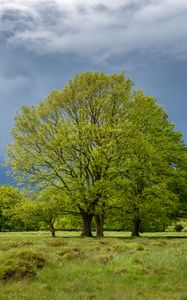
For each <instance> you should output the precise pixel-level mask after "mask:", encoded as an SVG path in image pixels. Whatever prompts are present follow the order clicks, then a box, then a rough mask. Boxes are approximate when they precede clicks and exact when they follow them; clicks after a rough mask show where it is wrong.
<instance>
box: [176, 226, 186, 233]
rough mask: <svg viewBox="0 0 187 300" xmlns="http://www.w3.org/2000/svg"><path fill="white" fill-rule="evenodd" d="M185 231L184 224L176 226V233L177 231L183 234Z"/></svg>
mask: <svg viewBox="0 0 187 300" xmlns="http://www.w3.org/2000/svg"><path fill="white" fill-rule="evenodd" d="M183 229H184V227H183V225H182V224H177V225H176V226H175V231H177V232H181V231H182V230H183Z"/></svg>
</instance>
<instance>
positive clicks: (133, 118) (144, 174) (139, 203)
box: [7, 72, 186, 235]
mask: <svg viewBox="0 0 187 300" xmlns="http://www.w3.org/2000/svg"><path fill="white" fill-rule="evenodd" d="M12 136H13V139H14V140H13V142H12V144H10V145H9V146H8V149H7V154H8V160H7V163H8V164H9V165H10V166H11V167H12V169H13V172H14V175H15V176H16V177H17V179H18V181H20V182H21V183H23V184H27V185H29V186H30V187H31V186H34V188H35V189H37V190H41V189H43V192H42V193H43V194H41V195H40V196H39V197H38V198H37V201H36V202H35V201H33V203H29V204H28V203H27V204H26V206H27V205H28V206H29V207H30V209H31V211H32V212H33V215H35V216H38V217H39V218H40V219H41V220H43V221H45V222H46V223H52V224H54V222H55V221H54V220H55V219H56V217H57V215H58V212H59V213H62V211H66V212H67V213H73V214H74V215H78V214H81V215H82V217H83V220H84V226H85V227H86V226H87V227H90V228H84V229H85V230H87V232H86V231H85V232H86V235H90V231H91V221H92V217H93V216H94V215H97V216H102V219H103V220H104V216H105V215H107V214H109V215H110V213H111V211H112V214H113V213H114V214H115V215H117V216H118V217H120V216H121V218H122V219H124V218H125V219H129V221H130V222H131V223H133V224H135V223H137V222H138V223H139V224H140V223H141V222H143V221H144V222H149V221H150V220H152V219H157V218H160V219H162V222H163V223H166V222H167V220H168V218H170V217H171V216H173V215H174V214H176V211H177V208H178V207H179V201H181V199H183V201H185V200H184V199H185V197H184V192H183V193H181V192H179V190H180V191H181V184H180V183H179V181H180V179H181V178H182V177H181V174H182V173H183V169H184V161H185V157H186V148H185V146H184V144H183V141H182V136H181V134H180V133H179V132H176V131H174V126H173V124H171V123H170V122H169V121H168V116H167V114H166V112H165V111H164V110H163V109H162V108H161V107H160V106H159V105H158V104H157V103H156V101H155V99H154V98H153V97H149V96H145V95H144V93H143V91H139V90H138V91H133V90H132V82H131V81H130V80H129V79H126V78H125V76H124V75H123V74H113V75H106V74H103V73H93V72H86V73H83V74H80V75H77V76H75V77H74V78H73V79H72V80H70V82H69V83H68V84H67V85H66V86H65V88H64V89H63V90H62V91H60V92H57V91H53V92H51V94H50V95H49V96H48V97H47V98H46V99H45V100H44V101H43V102H41V103H39V104H38V105H37V106H34V107H27V106H24V107H22V110H21V112H20V113H19V114H17V116H16V120H15V126H14V128H13V130H12ZM183 178H184V177H183ZM183 187H186V181H185V179H184V185H183ZM59 190H61V191H62V193H63V194H62V199H63V200H62V201H59V200H57V198H58V196H57V195H59ZM183 190H185V188H183ZM57 191H58V192H57ZM53 193H54V197H53ZM61 208H62V209H61ZM34 211H35V212H34ZM31 214H32V213H31ZM49 220H51V221H49ZM88 223H89V225H88ZM97 226H98V225H97ZM139 229H140V228H137V230H138V231H139ZM85 232H84V234H85Z"/></svg>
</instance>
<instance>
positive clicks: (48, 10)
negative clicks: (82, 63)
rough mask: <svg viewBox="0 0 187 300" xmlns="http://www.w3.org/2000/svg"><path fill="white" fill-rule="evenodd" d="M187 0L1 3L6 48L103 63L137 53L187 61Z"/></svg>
mask: <svg viewBox="0 0 187 300" xmlns="http://www.w3.org/2000/svg"><path fill="white" fill-rule="evenodd" d="M186 19H187V1H186V0H177V1H176V0H115V1H113V0H108V1H106V0H51V1H50V0H48V1H44V0H27V1H25V0H12V1H10V2H9V1H8V0H0V37H1V40H2V42H1V45H2V44H6V45H9V46H11V47H16V46H19V47H20V46H21V47H25V48H28V49H31V50H32V51H35V52H37V53H38V54H44V53H75V54H77V55H81V56H86V57H92V59H93V60H97V61H98V60H99V59H100V60H102V59H106V58H109V57H110V56H111V55H119V54H129V53H131V52H132V51H143V52H144V53H145V52H147V53H156V54H157V55H159V54H160V55H163V54H164V55H172V56H175V57H178V58H181V59H184V58H186V57H187V55H186V53H187V51H186V50H187V27H185V23H186Z"/></svg>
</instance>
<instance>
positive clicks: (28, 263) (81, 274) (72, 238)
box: [0, 232, 187, 300]
mask: <svg viewBox="0 0 187 300" xmlns="http://www.w3.org/2000/svg"><path fill="white" fill-rule="evenodd" d="M79 235H80V233H79V232H57V237H56V238H55V239H53V238H51V237H50V233H49V232H16V233H9V232H6V233H0V300H22V299H25V300H26V299H27V300H44V299H46V300H63V299H65V300H66V299H67V300H78V299H99V300H102V299H106V300H112V299H113V300H114V299H115V300H122V299H127V300H132V299H133V300H141V299H147V300H152V299H153V300H154V299H167V300H174V299H180V300H185V299H187V233H185V232H181V233H170V232H166V233H145V234H142V236H141V237H140V238H131V237H130V233H124V232H106V233H105V238H102V239H96V238H80V237H79Z"/></svg>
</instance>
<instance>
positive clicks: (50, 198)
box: [14, 187, 66, 237]
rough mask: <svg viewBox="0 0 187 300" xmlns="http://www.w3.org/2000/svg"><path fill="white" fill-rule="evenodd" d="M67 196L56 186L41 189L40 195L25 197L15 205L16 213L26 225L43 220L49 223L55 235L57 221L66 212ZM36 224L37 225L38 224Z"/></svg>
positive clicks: (53, 235)
mask: <svg viewBox="0 0 187 300" xmlns="http://www.w3.org/2000/svg"><path fill="white" fill-rule="evenodd" d="M65 204H66V198H65V196H64V194H63V193H62V192H61V191H59V190H58V189H56V188H54V187H48V188H45V189H43V190H41V191H40V192H39V193H38V195H34V197H33V195H32V198H31V197H26V198H25V199H23V200H22V201H21V202H20V203H19V205H17V206H15V207H14V211H15V214H16V215H17V216H18V217H19V218H20V219H22V221H23V222H24V223H25V225H29V226H30V225H32V224H36V225H38V226H39V224H40V223H41V222H44V223H46V224H47V226H48V227H49V229H50V232H51V235H52V237H55V226H54V224H55V222H56V221H57V219H58V218H59V216H61V215H62V214H63V213H64V210H65ZM36 225H35V226H36Z"/></svg>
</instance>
